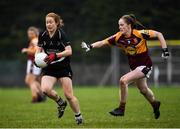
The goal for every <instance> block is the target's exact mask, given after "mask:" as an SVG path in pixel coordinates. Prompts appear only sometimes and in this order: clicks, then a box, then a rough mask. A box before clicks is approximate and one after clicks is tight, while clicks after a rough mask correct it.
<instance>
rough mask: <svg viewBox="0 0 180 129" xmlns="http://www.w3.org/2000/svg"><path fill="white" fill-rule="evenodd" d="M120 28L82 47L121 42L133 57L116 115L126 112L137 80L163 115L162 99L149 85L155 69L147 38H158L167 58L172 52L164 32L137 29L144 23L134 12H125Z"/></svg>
mask: <svg viewBox="0 0 180 129" xmlns="http://www.w3.org/2000/svg"><path fill="white" fill-rule="evenodd" d="M118 24H119V30H120V31H119V32H117V33H116V34H115V35H113V36H111V37H109V38H107V39H105V40H102V41H97V42H95V43H92V44H90V45H89V44H86V43H85V42H82V44H81V47H82V48H83V49H85V50H86V52H87V51H89V50H91V49H92V48H100V47H102V46H105V45H111V46H117V47H119V48H121V49H123V50H124V52H125V54H126V55H127V57H128V60H129V66H130V69H131V71H130V72H128V73H127V74H125V75H124V76H122V77H121V78H120V80H119V85H120V91H119V93H120V94H119V96H120V104H119V107H118V108H115V109H114V110H113V111H111V112H110V114H111V115H113V116H124V113H125V105H126V101H127V96H128V85H129V84H130V83H133V82H134V83H135V84H136V85H137V87H138V89H139V90H140V92H141V93H142V94H143V95H144V97H145V98H146V99H147V100H148V101H149V103H150V104H151V106H152V108H153V111H154V117H155V119H158V118H159V116H160V110H159V108H160V104H161V103H160V101H158V100H156V99H155V97H154V94H153V92H152V91H151V90H150V88H149V87H148V85H147V78H149V76H150V74H151V71H152V61H151V58H150V57H149V54H148V48H147V44H146V40H147V39H149V38H158V40H159V41H160V44H161V47H162V57H163V58H167V57H168V56H169V52H168V49H167V45H166V41H165V39H164V37H163V35H162V33H160V32H158V31H154V30H137V28H136V27H137V25H139V26H141V27H143V26H142V24H140V23H139V22H138V21H137V20H136V18H135V16H134V15H124V16H122V17H121V18H120V19H119V21H118Z"/></svg>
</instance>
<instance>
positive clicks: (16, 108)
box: [0, 87, 180, 128]
mask: <svg viewBox="0 0 180 129" xmlns="http://www.w3.org/2000/svg"><path fill="white" fill-rule="evenodd" d="M56 90H57V91H58V92H59V94H61V95H62V90H60V89H59V88H58V89H56ZM152 90H153V91H154V93H155V96H156V97H157V99H159V100H161V103H162V105H161V117H160V118H159V119H158V120H155V119H154V116H153V114H152V109H151V107H150V105H149V103H148V102H147V101H146V100H145V98H144V97H143V96H142V95H141V94H140V93H139V91H138V90H137V88H129V97H128V103H127V106H126V114H125V116H124V117H113V116H111V115H110V114H109V113H108V112H109V111H111V110H112V109H114V108H115V107H117V106H118V103H119V100H118V98H119V97H118V88H117V87H109V88H96V87H92V88H87V87H84V88H75V89H74V92H75V95H76V96H77V97H78V99H79V101H80V105H81V111H82V114H83V117H84V119H85V121H84V124H83V125H80V126H78V125H76V123H75V120H74V114H73V112H72V111H71V109H70V107H69V106H68V107H67V110H66V112H65V114H64V116H63V118H62V119H58V118H57V114H56V113H57V112H56V104H55V103H54V102H53V101H51V100H49V99H48V100H47V102H45V103H40V104H31V103H30V99H31V97H30V91H29V89H23V88H22V89H18V88H14V89H0V128H5V127H9V128H20V127H21V128H39V127H42V128H46V127H49V128H50V127H51V128H71V127H73V128H89V127H93V128H112V127H113V128H126V127H128V128H131V127H134V128H148V127H149V128H150V127H151V128H173V127H179V128H180V88H178V87H172V88H171V87H161V88H153V89H152Z"/></svg>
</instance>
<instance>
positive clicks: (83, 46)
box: [81, 41, 92, 52]
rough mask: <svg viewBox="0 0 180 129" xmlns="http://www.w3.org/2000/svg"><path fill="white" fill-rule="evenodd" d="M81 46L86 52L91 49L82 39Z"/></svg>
mask: <svg viewBox="0 0 180 129" xmlns="http://www.w3.org/2000/svg"><path fill="white" fill-rule="evenodd" d="M81 48H82V49H85V51H86V52H88V51H90V50H91V49H92V46H91V45H89V44H87V43H85V42H84V41H82V43H81Z"/></svg>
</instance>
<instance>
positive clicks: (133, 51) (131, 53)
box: [125, 46, 136, 55]
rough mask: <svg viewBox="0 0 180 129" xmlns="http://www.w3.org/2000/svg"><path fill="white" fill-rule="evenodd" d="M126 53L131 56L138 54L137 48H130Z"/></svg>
mask: <svg viewBox="0 0 180 129" xmlns="http://www.w3.org/2000/svg"><path fill="white" fill-rule="evenodd" d="M125 51H126V53H127V54H129V55H134V54H136V48H135V47H131V46H128V47H127V48H126V49H125Z"/></svg>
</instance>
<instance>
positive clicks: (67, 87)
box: [59, 77, 82, 124]
mask: <svg viewBox="0 0 180 129" xmlns="http://www.w3.org/2000/svg"><path fill="white" fill-rule="evenodd" d="M59 80H60V82H61V84H62V87H63V91H64V95H65V97H66V99H67V100H68V102H69V104H70V106H71V108H72V110H73V112H74V113H75V119H76V122H77V124H81V123H82V115H81V112H80V106H79V102H78V100H77V98H76V97H75V96H74V94H73V86H72V80H71V79H70V78H69V77H63V78H60V79H59Z"/></svg>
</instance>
